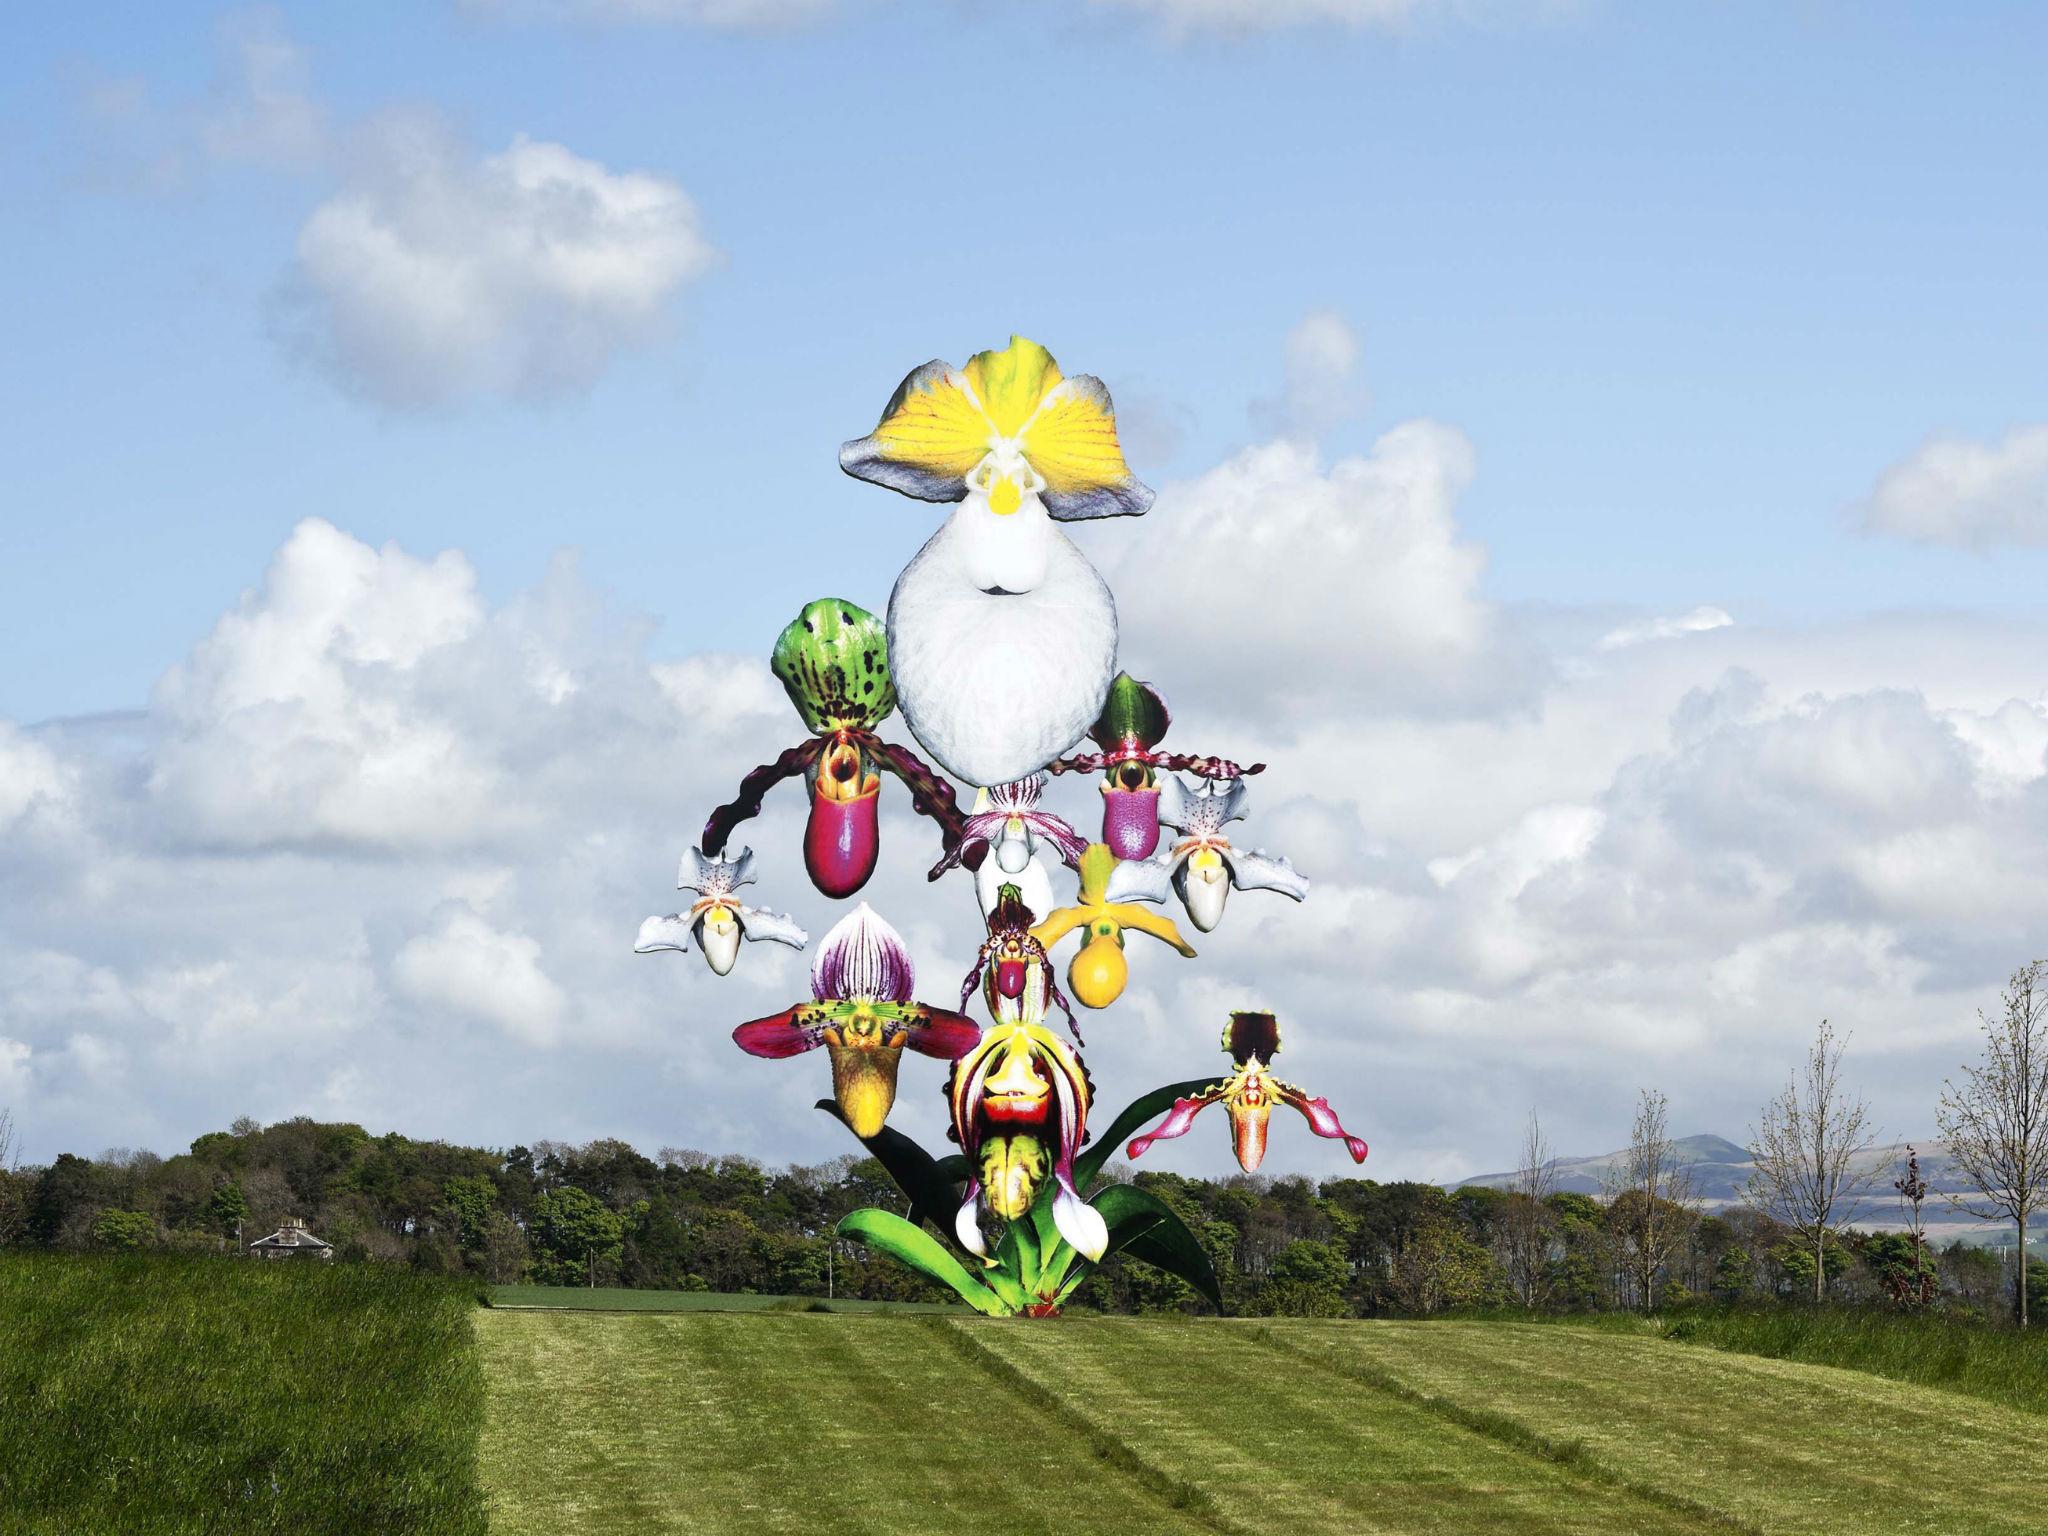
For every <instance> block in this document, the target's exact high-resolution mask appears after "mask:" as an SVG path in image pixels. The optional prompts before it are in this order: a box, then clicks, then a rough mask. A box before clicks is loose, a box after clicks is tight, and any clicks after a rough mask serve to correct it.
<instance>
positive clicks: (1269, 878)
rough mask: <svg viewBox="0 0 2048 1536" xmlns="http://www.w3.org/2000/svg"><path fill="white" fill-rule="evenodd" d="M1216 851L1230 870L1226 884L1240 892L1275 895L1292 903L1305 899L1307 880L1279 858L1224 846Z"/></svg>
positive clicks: (1306, 877)
mask: <svg viewBox="0 0 2048 1536" xmlns="http://www.w3.org/2000/svg"><path fill="white" fill-rule="evenodd" d="M1216 851H1217V852H1218V853H1220V854H1221V855H1223V862H1224V863H1225V864H1227V865H1228V866H1229V867H1230V883H1231V884H1232V885H1234V886H1236V887H1237V888H1238V889H1239V890H1240V891H1278V892H1279V893H1280V894H1281V895H1283V896H1292V897H1293V898H1294V899H1295V900H1296V901H1300V900H1301V899H1302V898H1304V897H1305V896H1307V895H1308V876H1306V875H1304V874H1302V873H1301V872H1300V871H1298V870H1297V869H1296V868H1295V867H1294V866H1293V865H1292V864H1290V863H1288V862H1287V860H1285V859H1283V858H1279V857H1277V856H1275V855H1270V854H1266V853H1260V852H1252V853H1246V852H1245V851H1244V850H1243V849H1242V848H1231V847H1228V846H1225V847H1219V848H1218V849H1217V850H1216Z"/></svg>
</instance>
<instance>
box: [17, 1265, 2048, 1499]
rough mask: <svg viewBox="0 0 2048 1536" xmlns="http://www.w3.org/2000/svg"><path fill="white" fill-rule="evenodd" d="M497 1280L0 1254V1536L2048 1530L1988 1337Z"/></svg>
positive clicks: (2016, 1371) (1708, 1319)
mask: <svg viewBox="0 0 2048 1536" xmlns="http://www.w3.org/2000/svg"><path fill="white" fill-rule="evenodd" d="M501 1294H502V1295H503V1296H504V1297H505V1298H506V1300H507V1302H508V1305H505V1306H500V1307H492V1308H488V1309H485V1308H479V1307H477V1306H476V1304H475V1297H474V1292H473V1291H471V1290H468V1289H465V1288H461V1287H455V1286H451V1285H447V1284H442V1283H439V1282H435V1281H430V1280H425V1279H421V1278H419V1277H415V1276H412V1275H410V1274H407V1273H405V1272H402V1271H395V1270H389V1269H384V1268H379V1267H374V1266H355V1265H297V1264H293V1265H262V1264H246V1263H230V1262H223V1261H217V1260H214V1261H184V1260H175V1259H164V1258H155V1259H142V1258H134V1259H114V1258H100V1259H95V1258H87V1257H77V1256H67V1257H52V1256H29V1255H12V1256H0V1533H5V1536H14V1533H23V1536H27V1533H35V1536H46V1533H47V1536H72V1533H87V1536H97V1533H100V1532H108V1533H120V1536H129V1533H133V1536H169V1533H172V1532H179V1533H183V1532H194V1533H201V1532H204V1533H212V1532H225V1533H240V1532H257V1531H262V1532H272V1531H275V1532H292V1533H313V1536H319V1533H326V1532H336V1533H341V1532H348V1533H358V1532H375V1533H384V1532H392V1533H418V1536H441V1533H450V1536H480V1533H482V1532H484V1531H485V1529H486V1519H487V1516H488V1526H489V1530H491V1531H493V1532H498V1533H502V1536H522V1533H536V1536H538V1533H542V1532H545V1533H548V1536H571V1533H575V1532H585V1531H587V1532H603V1533H606V1536H620V1533H626V1536H631V1533H636V1532H681V1531H689V1532H707V1533H712V1536H738V1533H753V1532H777V1531H786V1532H806V1533H809V1532H834V1533H836V1532H841V1531H846V1532H873V1533H876V1536H883V1533H888V1536H896V1533H920V1532H932V1533H945V1536H976V1533H989V1536H995V1533H1003V1536H1021V1533H1031V1532H1047V1533H1053V1532H1057V1533H1060V1536H1079V1533H1091V1532H1102V1533H1108V1532H1127V1531H1142V1532H1145V1533H1147V1536H1151V1533H1155V1532H1220V1533H1226V1536H1228V1533H1254V1532H1267V1531H1274V1532H1278V1531H1293V1532H1298V1531H1303V1530H1313V1531H1342V1532H1383V1533H1393V1532H1416V1533H1443V1536H1451V1533H1459V1536H1462V1533H1474V1536H1487V1533H1500V1536H1506V1533H1510V1532H1514V1533H1523V1532H1528V1533H1598V1532H1614V1533H1630V1536H1633V1533H1638V1532H1641V1533H1653V1536H1655V1533H1672V1532H1709V1531H1749V1532H1787V1533H1805V1532H1812V1533H1816V1536H1818V1533H1822V1532H1829V1533H1835V1532H1844V1533H1849V1532H1886V1533H1892V1532H1898V1533H1913V1532H1924V1533H1943V1536H1947V1533H1969V1536H1979V1533H1981V1536H2001V1533H2008V1532H2011V1533H2017V1532H2035V1531H2041V1530H2048V1491H2044V1490H2048V1485H2044V1483H2043V1480H2042V1478H2041V1477H2040V1471H2039V1469H2040V1466H2041V1457H2040V1454H2039V1449H2038V1448H2039V1446H2040V1445H2041V1443H2042V1441H2043V1433H2042V1430H2043V1424H2044V1418H2043V1412H2042V1410H2043V1409H2044V1407H2048V1404H2044V1403H2043V1401H2042V1399H2041V1395H2040V1392H2039V1382H2040V1377H2039V1375H2038V1371H2039V1367H2040V1362H2041V1358H2042V1356H2041V1351H2040V1350H2039V1349H2038V1348H2037V1347H2036V1345H2037V1342H2038V1341H2035V1340H2032V1339H2027V1340H2015V1339H2013V1338H2012V1337H2011V1336H2009V1335H2005V1334H2002V1333H2000V1334H1980V1333H1970V1334H1967V1335H1965V1334H1963V1333H1960V1332H1952V1331H1951V1330H1949V1329H1947V1328H1946V1327H1945V1326H1942V1327H1934V1328H1932V1329H1929V1328H1928V1327H1926V1326H1923V1325H1919V1324H1910V1323H1909V1324H1903V1325H1895V1324H1894V1322H1893V1321H1892V1320H1888V1319H1885V1318H1881V1317H1878V1318H1865V1319H1858V1318H1857V1317H1855V1316H1854V1315H1853V1314H1851V1315H1837V1316H1823V1317H1819V1318H1813V1317H1803V1316H1802V1315H1799V1314H1786V1315H1784V1316H1783V1317H1782V1318H1781V1316H1780V1315H1778V1314H1772V1315H1770V1316H1767V1317H1764V1318H1761V1319H1759V1320H1756V1321H1755V1322H1754V1323H1753V1324H1751V1323H1747V1322H1745V1320H1744V1319H1742V1318H1740V1317H1736V1318H1721V1317H1715V1316H1711V1315H1709V1316H1704V1317H1701V1318H1698V1319H1695V1320H1694V1325H1693V1326H1692V1327H1691V1332H1692V1334H1693V1335H1694V1336H1696V1337H1701V1338H1707V1337H1712V1338H1714V1339H1715V1340H1716V1341H1717V1342H1719V1343H1721V1344H1723V1345H1724V1346H1728V1347H1726V1348H1702V1347H1700V1346H1699V1345H1698V1344H1697V1343H1690V1342H1683V1341H1682V1340H1679V1339H1674V1338H1672V1337H1666V1336H1665V1333H1664V1332H1663V1331H1660V1328H1659V1325H1658V1324H1657V1323H1656V1322H1654V1321H1649V1320H1621V1319H1615V1320H1609V1321H1608V1322H1607V1323H1606V1324H1605V1325H1604V1326H1591V1327H1578V1326H1569V1325H1563V1326H1561V1325H1559V1324H1556V1323H1528V1322H1511V1321H1497V1320H1489V1321H1459V1322H1428V1323H1415V1322H1354V1321H1330V1322H1320V1321H1317V1322H1309V1321H1275V1320H1250V1319H1244V1320H1222V1319H1204V1320H1153V1319H1130V1318H1080V1317H1069V1318H1063V1319H1058V1320H1051V1321H1040V1322H1024V1321H1001V1322H998V1321H991V1320H988V1319H984V1318H979V1317H975V1316H973V1315H972V1314H970V1313H967V1312H966V1311H964V1309H958V1308H953V1309H932V1310H924V1311H921V1312H920V1311H915V1310H907V1309H906V1310H896V1311H886V1312H885V1311H878V1310H848V1311H844V1312H837V1313H819V1312H814V1311H811V1310H809V1308H810V1306H811V1303H810V1302H809V1301H808V1300H806V1299H803V1298H780V1297H717V1296H708V1295H704V1294H702V1293H695V1294H691V1293H671V1294H661V1293H630V1292H605V1291H599V1292H596V1293H594V1296H593V1293H591V1292H588V1291H577V1290H567V1291H547V1290H543V1289H539V1288H517V1287H514V1288H507V1289H506V1290H505V1291H504V1292H502V1293H501ZM562 1304H566V1305H562ZM1795 1323H1796V1326H1794V1324H1795ZM1766 1324H1768V1325H1769V1326H1768V1327H1766V1326H1765V1325H1766ZM1669 1326H1670V1325H1669V1324H1667V1325H1666V1327H1667V1328H1668V1327H1669ZM1716 1329H1718V1330H1719V1332H1718V1333H1716V1332H1715V1331H1714V1330H1716ZM1683 1331H1684V1330H1681V1332H1683ZM1736 1349H1749V1350H1754V1351H1758V1352H1759V1353H1749V1354H1745V1353H1736V1352H1734V1350H1736ZM1766 1351H1768V1352H1774V1353H1777V1354H1781V1355H1791V1354H1796V1353H1802V1352H1803V1353H1806V1354H1809V1355H1816V1354H1817V1355H1824V1356H1826V1357H1828V1358H1830V1359H1841V1360H1853V1361H1855V1362H1856V1363H1858V1364H1859V1365H1861V1366H1863V1367H1865V1369H1861V1370H1840V1369H1833V1368H1830V1367H1828V1366H1821V1365H1815V1364H1811V1363H1805V1362H1802V1361H1798V1360H1793V1359H1774V1358H1761V1357H1760V1353H1761V1352H1766ZM1877 1372H1889V1373H1890V1374H1892V1375H1913V1374H1917V1375H1919V1376H1922V1377H1925V1378H1928V1379H1931V1380H1937V1381H1947V1382H1953V1383H1957V1384H1959V1385H1962V1386H1965V1387H1967V1388H1968V1390H1969V1392H1970V1393H1974V1394H1975V1395H1965V1394H1964V1393H1963V1392H1958V1391H1949V1390H1944V1389H1942V1388H1940V1387H1937V1386H1929V1385H1926V1384H1924V1382H1922V1381H1914V1380H1889V1379H1885V1376H1884V1375H1881V1374H1874V1373H1877ZM2001 1399H2002V1400H2001ZM479 1446H480V1449H479Z"/></svg>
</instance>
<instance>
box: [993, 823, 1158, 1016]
mask: <svg viewBox="0 0 2048 1536" xmlns="http://www.w3.org/2000/svg"><path fill="white" fill-rule="evenodd" d="M1115 868H1116V855H1115V854H1113V853H1111V852H1110V851H1109V846H1108V845H1107V844H1106V843H1091V844H1089V845H1088V851H1087V852H1086V853H1084V854H1082V855H1081V867H1080V875H1081V891H1080V896H1079V899H1078V901H1077V903H1076V904H1075V905H1074V906H1071V907H1061V908H1060V909H1059V910H1058V911H1057V912H1054V913H1053V914H1051V915H1050V916H1049V917H1047V918H1046V920H1045V921H1044V922H1042V923H1040V924H1039V925H1038V926H1037V927H1036V928H1033V929H1032V930H1031V936H1032V937H1033V938H1035V939H1037V940H1038V942H1039V943H1040V944H1042V945H1044V946H1045V948H1046V949H1047V950H1048V951H1050V950H1051V949H1052V947H1053V946H1054V945H1055V944H1057V943H1059V941H1060V940H1061V939H1064V938H1065V937H1066V936H1067V935H1068V934H1070V933H1072V932H1073V931H1074V930H1075V929H1077V928H1080V929H1085V930H1086V932H1087V935H1088V936H1087V937H1086V938H1085V939H1083V940H1082V941H1081V947H1080V948H1079V949H1078V950H1076V951H1075V953H1074V958H1073V959H1072V960H1071V961H1069V962H1068V964H1067V985H1068V986H1070V987H1072V988H1073V989H1074V996H1076V997H1078V998H1079V999H1080V1000H1081V1006H1082V1007H1084V1008H1107V1007H1108V1006H1109V1005H1110V1004H1111V1003H1113V1002H1115V1001H1116V1000H1117V999H1118V998H1119V997H1122V996H1123V993H1124V983H1125V982H1126V981H1128V980H1129V979H1130V974H1131V968H1130V965H1129V964H1128V963H1127V962H1126V961H1125V959H1124V931H1125V930H1126V929H1130V928H1135V929H1137V931H1138V932H1140V933H1148V934H1150V935H1151V936H1152V937H1153V938H1155V939H1158V940H1159V941H1160V942H1161V943H1163V944H1171V945H1172V946H1173V947H1174V948H1175V949H1177V950H1179V951H1180V952H1181V953H1182V954H1183V955H1185V956H1187V957H1188V959H1190V960H1192V959H1194V958H1195V951H1194V947H1193V946H1192V945H1190V944H1189V943H1188V941H1187V940H1186V939H1184V938H1182V937H1181V936H1180V930H1179V929H1178V928H1176V927H1174V925H1173V919H1172V918H1170V917H1164V916H1162V915H1160V914H1159V913H1157V912H1153V911H1150V910H1148V909H1146V908H1144V907H1139V906H1132V905H1130V904H1129V903H1126V902H1119V901H1111V900H1110V899H1109V896H1108V892H1109V881H1110V874H1111V872H1112V871H1113V870H1114V869H1115Z"/></svg>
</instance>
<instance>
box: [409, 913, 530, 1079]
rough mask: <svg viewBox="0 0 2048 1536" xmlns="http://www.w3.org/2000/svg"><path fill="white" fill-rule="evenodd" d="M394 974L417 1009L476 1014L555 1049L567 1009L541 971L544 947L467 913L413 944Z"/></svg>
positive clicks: (450, 918)
mask: <svg viewBox="0 0 2048 1536" xmlns="http://www.w3.org/2000/svg"><path fill="white" fill-rule="evenodd" d="M391 972H392V977H393V979H394V980H395V981H396V982H397V983H398V986H399V988H400V989H401V990H402V991H403V992H405V993H406V995H407V996H409V997H411V998H413V999H414V1000H415V1001H417V1002H421V1003H425V1004H428V1005H430V1006H433V1007H438V1008H447V1009H452V1010H454V1011H455V1012H457V1013H467V1014H472V1015H474V1016H475V1017H477V1018H480V1019H483V1020H484V1021H486V1022H487V1023H491V1024H495V1025H497V1026H498V1027H499V1028H500V1029H502V1030H504V1031H505V1032H506V1033H507V1034H508V1035H510V1036H512V1037H513V1038H514V1039H515V1040H519V1041H522V1042H524V1043H526V1044H528V1045H551V1044H553V1043H554V1041H555V1039H556V1036H557V1031H558V1028H559V1026H560V1024H561V1021H562V1016H563V1014H564V1013H565V1012H566V1011H567V1007H568V999H567V998H566V996H564V994H563V992H562V989H561V988H560V987H559V986H557V985H556V984H555V983H554V981H553V980H552V979H551V978H550V977H549V976H548V974H547V972H546V971H545V970H543V969H542V968H541V946H540V941H539V940H537V939H535V938H533V937H531V936H530V935H528V934H524V933H506V932H501V931H500V930H498V929H496V928H493V927H492V926H491V925H490V924H489V923H487V922H485V921H484V919H483V918H482V917H481V916H479V915H478V914H477V913H476V912H475V911H473V910H471V909H470V908H468V907H466V906H458V907H456V908H454V909H452V910H451V911H449V912H448V913H447V914H446V915H445V916H444V917H443V918H442V920H441V922H440V924H439V926H438V927H436V928H435V929H434V930H433V931H432V932H429V933H423V934H419V935H416V936H415V937H413V938H411V939H408V940H407V941H406V942H405V944H404V945H403V946H402V947H401V948H400V949H399V951H398V954H397V956H396V958H395V959H394V960H393V961H392V966H391Z"/></svg>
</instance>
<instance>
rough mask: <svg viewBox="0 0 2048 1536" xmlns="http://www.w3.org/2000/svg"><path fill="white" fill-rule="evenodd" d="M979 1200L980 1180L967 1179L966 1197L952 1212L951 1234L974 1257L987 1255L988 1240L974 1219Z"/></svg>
mask: <svg viewBox="0 0 2048 1536" xmlns="http://www.w3.org/2000/svg"><path fill="white" fill-rule="evenodd" d="M980 1200H981V1181H980V1180H979V1179H969V1180H968V1181H967V1198H966V1199H965V1200H964V1201H962V1202H961V1205H960V1209H959V1210H957V1211H955V1212H954V1213H953V1235H954V1236H955V1237H956V1238H958V1239H959V1240H960V1246H961V1247H962V1248H965V1249H966V1250H967V1251H968V1252H969V1253H971V1254H973V1255H974V1256H975V1257H976V1258H981V1259H986V1258H987V1257H988V1240H987V1239H986V1238H984V1237H983V1236H982V1235H981V1223H980V1222H979V1221H978V1220H976V1218H975V1214H974V1208H975V1206H976V1205H977V1204H979V1203H980Z"/></svg>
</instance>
